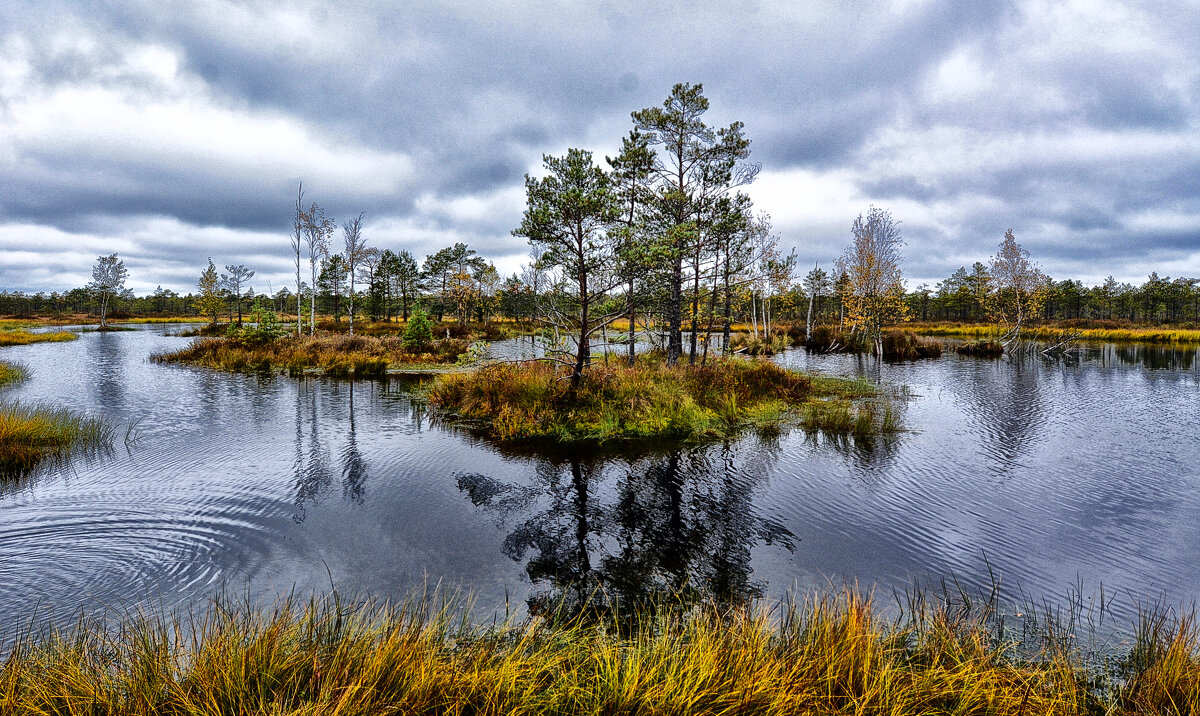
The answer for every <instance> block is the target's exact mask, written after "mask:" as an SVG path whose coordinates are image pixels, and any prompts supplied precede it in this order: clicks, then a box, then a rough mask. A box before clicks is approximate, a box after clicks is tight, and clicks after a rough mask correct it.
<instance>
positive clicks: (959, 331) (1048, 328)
mask: <svg viewBox="0 0 1200 716" xmlns="http://www.w3.org/2000/svg"><path fill="white" fill-rule="evenodd" d="M913 330H915V331H916V332H917V333H920V334H921V335H926V336H944V337H947V338H968V339H987V338H995V337H996V336H998V335H1000V334H1001V333H1002V331H1001V329H1000V328H999V327H998V326H995V325H990V324H965V325H964V324H950V325H947V324H928V325H918V326H914V327H913ZM1022 335H1023V336H1024V337H1025V338H1026V339H1028V340H1035V341H1049V340H1061V339H1062V338H1063V337H1064V336H1077V337H1078V338H1079V339H1080V340H1085V341H1108V342H1112V343H1123V342H1131V343H1133V342H1140V343H1200V330H1196V329H1188V328H1157V327H1096V328H1087V327H1081V326H1079V325H1075V324H1047V325H1039V326H1029V327H1026V328H1025V329H1024V330H1023V331H1022Z"/></svg>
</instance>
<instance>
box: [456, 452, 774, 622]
mask: <svg viewBox="0 0 1200 716" xmlns="http://www.w3.org/2000/svg"><path fill="white" fill-rule="evenodd" d="M774 454H775V452H774V451H773V450H772V449H771V446H770V444H769V443H761V442H760V443H757V444H754V445H751V444H750V441H743V442H740V443H738V447H737V451H736V452H735V450H734V446H733V445H732V444H729V443H726V444H721V445H712V446H705V447H691V448H686V449H685V448H682V447H677V448H675V449H672V450H669V451H667V452H665V453H658V454H653V455H647V456H643V457H640V458H635V459H633V460H627V461H624V462H619V461H611V460H610V461H606V460H605V459H604V458H603V457H601V456H594V457H592V456H587V455H585V454H582V453H580V452H574V453H571V454H569V455H566V456H563V457H562V458H545V457H543V458H539V459H537V461H536V464H535V474H534V482H535V485H534V486H533V487H524V486H517V485H510V484H505V483H501V482H499V481H496V480H493V479H492V478H490V477H488V476H486V475H480V474H476V473H468V474H460V475H459V476H458V486H459V489H460V490H462V491H463V492H464V493H465V494H466V495H467V496H468V497H469V498H470V499H471V501H472V502H473V503H474V504H475V505H476V506H478V507H481V508H483V509H487V510H489V511H499V512H501V513H503V514H505V515H506V516H516V515H517V513H520V514H522V515H526V516H525V517H524V519H521V520H520V521H519V522H517V524H516V526H515V527H514V528H513V529H512V530H511V531H510V532H509V534H508V536H507V537H506V538H505V540H504V546H503V551H504V553H505V555H507V556H508V557H510V558H511V559H513V560H514V561H521V560H523V559H525V558H526V556H528V560H527V562H526V566H525V571H526V574H527V575H528V577H529V579H530V581H531V582H532V583H533V584H534V586H535V589H534V591H533V593H532V594H531V595H530V597H529V598H528V606H529V609H530V611H531V612H533V613H543V612H546V611H549V610H565V611H566V612H568V613H572V614H575V613H581V612H583V611H585V610H596V611H607V610H608V609H610V608H612V607H622V608H623V609H624V613H626V614H629V613H630V612H632V611H635V610H636V609H640V610H641V611H642V612H643V613H644V612H645V610H646V609H649V608H652V607H654V606H656V605H661V604H664V603H667V602H673V603H679V604H686V603H690V602H692V601H694V600H696V599H699V598H706V599H711V600H714V601H716V602H718V603H721V604H737V603H741V602H745V601H747V600H749V599H753V598H756V597H761V596H762V595H763V593H764V589H765V583H763V582H762V581H760V580H755V579H753V577H752V573H753V569H752V567H751V554H752V551H753V549H754V548H755V547H756V546H757V545H758V544H760V543H764V544H767V545H778V546H782V547H784V548H785V549H787V550H789V551H792V550H794V549H795V535H793V534H792V533H791V532H790V531H788V530H787V529H786V528H785V527H784V526H783V525H782V524H780V523H779V522H777V521H775V520H772V519H769V518H765V517H762V516H760V515H758V514H757V513H756V511H755V509H754V506H753V504H752V496H753V493H754V490H755V488H756V487H758V486H759V485H760V484H761V482H762V481H763V480H765V478H766V476H767V475H768V474H769V472H770V470H769V463H770V462H771V461H772V460H773V458H774ZM735 455H736V457H735ZM535 503H536V508H534V505H535ZM531 509H534V511H533V512H532V514H530V511H531ZM631 608H633V609H631Z"/></svg>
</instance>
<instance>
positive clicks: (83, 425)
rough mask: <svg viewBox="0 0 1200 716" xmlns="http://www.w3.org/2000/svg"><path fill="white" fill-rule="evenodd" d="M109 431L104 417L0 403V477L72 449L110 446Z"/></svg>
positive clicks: (111, 440)
mask: <svg viewBox="0 0 1200 716" xmlns="http://www.w3.org/2000/svg"><path fill="white" fill-rule="evenodd" d="M113 433H114V429H113V427H112V425H110V424H109V423H108V422H106V421H105V420H103V419H101V418H94V417H89V416H87V415H83V414H81V413H78V412H76V411H74V410H69V409H67V408H48V407H42V406H29V405H22V404H20V403H0V477H5V476H13V475H19V474H21V473H23V472H26V471H29V470H32V469H33V468H35V467H37V466H38V464H40V463H41V462H42V461H44V460H47V459H50V458H56V457H63V456H65V455H67V454H69V453H71V452H73V451H79V450H84V451H87V450H98V449H104V448H106V447H111V446H112V442H113Z"/></svg>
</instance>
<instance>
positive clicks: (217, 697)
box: [0, 590, 1200, 716]
mask: <svg viewBox="0 0 1200 716" xmlns="http://www.w3.org/2000/svg"><path fill="white" fill-rule="evenodd" d="M931 602H932V603H930V602H926V601H925V600H924V598H923V596H921V595H916V596H915V597H914V598H912V599H910V601H909V603H908V604H907V605H906V607H907V608H909V609H910V610H909V611H906V612H905V613H904V615H903V616H901V617H895V618H887V617H885V616H883V615H882V614H881V613H880V612H879V610H878V609H877V608H876V607H875V606H874V604H873V603H872V601H871V600H870V599H869V598H867V597H864V596H862V595H860V594H858V593H857V592H855V591H853V590H846V591H845V592H843V593H840V594H833V595H824V596H820V595H817V596H814V597H812V598H810V599H808V600H806V601H804V602H802V603H793V602H789V603H787V604H785V605H784V606H782V607H780V608H778V609H776V610H765V609H762V608H759V607H754V606H735V607H731V608H730V607H720V606H718V605H715V604H710V603H705V604H700V605H697V606H693V607H690V608H684V607H682V606H680V605H664V606H663V607H661V608H658V609H647V610H646V611H645V613H644V615H638V614H635V615H633V616H632V618H629V619H614V618H613V617H612V616H605V615H602V614H600V615H590V617H589V616H584V617H570V616H555V615H550V616H549V617H533V618H528V619H525V620H521V621H511V620H510V621H506V622H504V623H501V624H496V625H491V626H482V627H481V626H475V625H473V624H471V623H470V622H469V621H468V620H467V619H466V618H465V617H464V616H462V609H461V608H459V607H460V606H461V605H456V604H454V603H453V602H451V603H441V604H440V605H438V604H430V603H429V602H428V601H420V600H413V601H408V602H405V603H401V604H397V605H393V604H388V603H384V602H374V601H367V602H363V603H358V604H350V603H346V602H345V601H343V600H340V599H338V598H337V597H336V596H335V597H332V598H326V599H313V600H310V601H308V602H307V603H298V602H296V601H294V600H289V601H285V602H282V603H280V604H278V605H276V606H275V607H274V608H272V609H270V610H262V609H256V608H254V607H252V606H249V605H247V604H245V603H230V602H229V601H225V600H217V601H215V602H214V603H213V604H212V605H211V606H210V607H209V608H208V609H207V610H201V611H199V612H191V613H189V614H188V615H187V616H186V617H185V616H181V615H178V614H175V615H163V614H137V615H132V616H129V617H126V618H125V619H123V620H121V621H120V622H118V623H115V624H113V623H105V622H104V621H102V620H99V619H90V620H89V619H82V620H80V621H79V622H78V623H77V624H76V625H74V626H72V627H69V628H65V629H61V630H55V629H50V628H47V629H46V630H45V631H43V632H39V633H26V634H23V635H20V636H19V637H18V638H17V640H16V642H15V643H14V644H13V645H12V647H11V648H10V649H9V650H8V652H7V656H6V657H5V658H4V660H3V661H0V711H2V712H3V713H5V714H11V715H13V716H22V715H24V714H39V715H40V714H48V713H63V714H66V713H71V714H82V713H95V714H100V713H104V714H129V715H142V714H145V715H149V714H164V715H168V716H172V715H179V716H182V715H183V714H188V715H191V714H285V713H286V714H333V713H339V714H357V715H360V716H371V715H373V714H400V713H405V714H410V713H426V714H443V713H454V714H468V713H469V714H514V713H522V714H734V713H744V714H749V713H755V714H759V713H762V714H899V715H903V714H929V713H947V714H997V715H1007V714H1012V715H1013V716H1016V715H1017V714H1061V715H1063V716H1070V715H1073V714H1093V713H1108V714H1192V713H1195V712H1196V709H1197V708H1198V707H1200V654H1198V653H1197V641H1198V640H1197V629H1196V626H1195V624H1194V622H1193V621H1191V620H1189V619H1184V620H1179V621H1175V622H1171V621H1168V620H1166V619H1164V618H1157V617H1150V618H1147V619H1145V620H1144V622H1145V623H1147V624H1151V625H1152V627H1151V628H1144V629H1141V630H1139V632H1138V635H1137V637H1138V638H1137V640H1136V641H1135V643H1134V644H1133V646H1132V648H1131V649H1130V650H1129V651H1128V655H1127V656H1126V658H1124V659H1123V660H1122V664H1123V668H1122V669H1120V672H1121V673H1119V674H1117V675H1115V676H1114V675H1109V674H1101V675H1099V676H1097V674H1096V673H1095V670H1094V669H1093V668H1091V667H1092V665H1091V664H1089V663H1087V661H1086V658H1087V657H1086V654H1085V652H1084V650H1082V649H1081V648H1080V644H1079V637H1077V636H1074V635H1067V636H1061V637H1057V638H1056V637H1055V636H1054V635H1058V634H1060V633H1061V634H1065V633H1066V630H1062V629H1060V628H1059V627H1060V626H1061V625H1058V624H1054V623H1052V622H1051V621H1050V620H1049V619H1048V618H1047V619H1046V622H1047V626H1046V628H1042V629H1037V626H1036V625H1035V626H1034V630H1035V631H1039V632H1040V633H1042V634H1049V635H1051V636H1049V637H1043V638H1035V639H1022V638H1021V636H1022V635H1021V634H1020V633H1019V628H1018V633H1017V635H1016V636H1014V631H1013V630H1012V629H1011V628H1010V629H1008V630H1007V631H1006V630H1005V627H1004V622H1003V621H1002V620H998V619H996V618H995V616H996V615H995V613H994V612H992V611H990V610H989V609H988V607H987V606H986V605H985V606H984V607H982V608H979V607H972V606H971V605H969V604H968V605H963V604H962V603H959V602H956V601H954V600H950V599H944V600H931ZM627 616H628V615H627Z"/></svg>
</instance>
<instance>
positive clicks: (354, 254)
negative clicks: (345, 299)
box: [342, 213, 367, 335]
mask: <svg viewBox="0 0 1200 716" xmlns="http://www.w3.org/2000/svg"><path fill="white" fill-rule="evenodd" d="M362 219H363V214H362V213H359V215H358V216H356V217H354V219H352V220H351V221H348V222H347V223H345V224H343V225H342V237H343V239H345V246H344V249H343V251H342V259H343V260H344V261H345V262H346V268H347V269H349V271H350V335H354V278H355V276H356V274H357V272H358V267H359V264H361V263H362V261H363V258H364V257H365V256H366V252H367V242H366V240H365V239H363V237H362Z"/></svg>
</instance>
